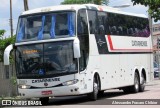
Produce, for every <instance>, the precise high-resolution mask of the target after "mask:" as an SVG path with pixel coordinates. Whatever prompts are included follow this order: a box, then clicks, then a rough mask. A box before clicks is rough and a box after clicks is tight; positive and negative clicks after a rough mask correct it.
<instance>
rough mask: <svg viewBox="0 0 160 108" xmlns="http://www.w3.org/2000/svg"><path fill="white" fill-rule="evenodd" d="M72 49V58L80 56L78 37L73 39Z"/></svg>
mask: <svg viewBox="0 0 160 108" xmlns="http://www.w3.org/2000/svg"><path fill="white" fill-rule="evenodd" d="M73 51H74V58H80V57H81V53H80V44H79V39H78V38H75V39H74V41H73Z"/></svg>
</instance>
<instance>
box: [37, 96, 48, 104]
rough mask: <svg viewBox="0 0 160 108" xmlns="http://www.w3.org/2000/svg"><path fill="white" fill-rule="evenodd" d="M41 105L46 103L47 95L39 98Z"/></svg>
mask: <svg viewBox="0 0 160 108" xmlns="http://www.w3.org/2000/svg"><path fill="white" fill-rule="evenodd" d="M39 100H40V101H41V104H42V105H47V104H48V101H49V97H43V98H40V99H39Z"/></svg>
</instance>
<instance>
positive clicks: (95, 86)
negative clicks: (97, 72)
mask: <svg viewBox="0 0 160 108" xmlns="http://www.w3.org/2000/svg"><path fill="white" fill-rule="evenodd" d="M98 84H99V83H98V79H96V78H94V80H93V92H92V93H90V94H88V96H89V98H90V99H91V100H93V101H95V100H97V95H98V91H99V85H98Z"/></svg>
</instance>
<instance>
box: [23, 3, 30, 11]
mask: <svg viewBox="0 0 160 108" xmlns="http://www.w3.org/2000/svg"><path fill="white" fill-rule="evenodd" d="M23 2H24V10H25V11H27V10H29V8H28V0H23Z"/></svg>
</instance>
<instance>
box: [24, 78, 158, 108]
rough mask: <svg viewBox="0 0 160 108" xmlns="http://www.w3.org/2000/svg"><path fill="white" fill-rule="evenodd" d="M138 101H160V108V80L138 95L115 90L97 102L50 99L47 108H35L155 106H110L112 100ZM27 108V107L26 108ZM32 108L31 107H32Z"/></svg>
mask: <svg viewBox="0 0 160 108" xmlns="http://www.w3.org/2000/svg"><path fill="white" fill-rule="evenodd" d="M122 99H124V100H127V101H128V100H130V99H131V100H137V99H145V100H147V99H151V100H152V99H159V100H158V103H159V105H156V104H155V105H154V108H159V107H160V80H159V79H156V80H154V81H152V82H150V83H149V84H147V85H146V88H145V91H144V92H139V93H136V94H125V93H124V92H123V91H122V90H118V89H114V90H107V91H105V93H104V95H103V96H101V97H99V99H98V100H97V101H90V100H89V99H88V98H87V96H85V95H83V96H70V97H56V98H52V99H50V101H49V103H48V105H46V106H34V107H33V108H58V107H60V108H82V107H83V108H97V107H98V108H106V106H107V107H111V108H116V107H117V108H119V107H122V108H128V107H129V108H132V107H135V106H136V107H140V108H153V105H122V104H121V105H112V104H111V103H112V102H110V104H108V101H110V100H112V101H113V100H122ZM26 108H27V107H26ZM30 108H31V107H30Z"/></svg>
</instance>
